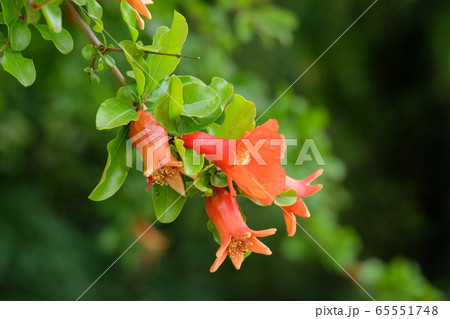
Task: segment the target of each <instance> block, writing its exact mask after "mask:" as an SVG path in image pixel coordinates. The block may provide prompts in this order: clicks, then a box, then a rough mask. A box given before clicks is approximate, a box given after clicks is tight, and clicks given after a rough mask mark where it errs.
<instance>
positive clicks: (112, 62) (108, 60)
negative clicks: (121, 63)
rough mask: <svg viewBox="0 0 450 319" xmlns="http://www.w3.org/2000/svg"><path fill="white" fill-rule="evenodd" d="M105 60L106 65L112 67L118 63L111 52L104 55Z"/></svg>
mask: <svg viewBox="0 0 450 319" xmlns="http://www.w3.org/2000/svg"><path fill="white" fill-rule="evenodd" d="M103 60H104V61H105V63H106V65H107V66H109V67H110V68H112V67H113V66H115V65H116V61H115V60H114V58H113V57H112V56H110V55H109V54H105V55H103Z"/></svg>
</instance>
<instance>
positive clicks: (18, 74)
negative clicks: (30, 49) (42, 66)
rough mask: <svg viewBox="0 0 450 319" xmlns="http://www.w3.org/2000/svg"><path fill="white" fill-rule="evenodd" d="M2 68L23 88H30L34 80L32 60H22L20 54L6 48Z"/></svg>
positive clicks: (34, 71) (34, 70)
mask: <svg viewBox="0 0 450 319" xmlns="http://www.w3.org/2000/svg"><path fill="white" fill-rule="evenodd" d="M2 65H3V68H4V69H5V71H6V72H8V73H10V74H11V75H12V76H14V77H15V78H16V79H17V80H18V81H19V82H20V84H22V85H23V86H30V85H31V84H33V82H34V81H35V80H36V69H35V68H34V63H33V60H31V59H27V58H24V57H23V56H22V54H21V53H20V52H15V51H13V50H12V49H11V48H6V49H5V51H4V55H3V63H2Z"/></svg>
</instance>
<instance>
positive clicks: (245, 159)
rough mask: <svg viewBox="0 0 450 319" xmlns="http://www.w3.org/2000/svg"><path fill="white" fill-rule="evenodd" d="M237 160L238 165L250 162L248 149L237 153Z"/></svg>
mask: <svg viewBox="0 0 450 319" xmlns="http://www.w3.org/2000/svg"><path fill="white" fill-rule="evenodd" d="M237 162H238V164H239V165H247V164H248V163H250V152H249V151H248V150H245V151H244V152H242V153H241V154H239V156H238V158H237Z"/></svg>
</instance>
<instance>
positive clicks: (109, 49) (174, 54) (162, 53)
mask: <svg viewBox="0 0 450 319" xmlns="http://www.w3.org/2000/svg"><path fill="white" fill-rule="evenodd" d="M104 51H105V52H108V51H115V52H123V49H122V48H114V47H105V48H104ZM142 52H143V53H145V54H157V55H167V56H173V57H175V58H179V59H181V58H186V59H194V60H200V57H198V56H189V55H181V54H176V53H164V52H156V51H148V50H142Z"/></svg>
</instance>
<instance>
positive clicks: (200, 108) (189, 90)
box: [183, 82, 220, 117]
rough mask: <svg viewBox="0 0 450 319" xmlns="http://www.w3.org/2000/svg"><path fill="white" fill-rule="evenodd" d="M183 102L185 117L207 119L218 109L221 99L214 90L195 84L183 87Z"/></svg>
mask: <svg viewBox="0 0 450 319" xmlns="http://www.w3.org/2000/svg"><path fill="white" fill-rule="evenodd" d="M183 100H184V106H183V115H186V116H190V117H191V116H195V117H205V116H207V115H208V114H210V113H211V112H213V111H214V110H215V109H216V107H217V106H218V105H219V102H220V97H219V96H218V95H217V93H216V91H214V90H213V89H212V88H210V87H208V86H206V85H204V84H200V83H196V82H193V83H189V84H186V85H185V86H184V87H183Z"/></svg>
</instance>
